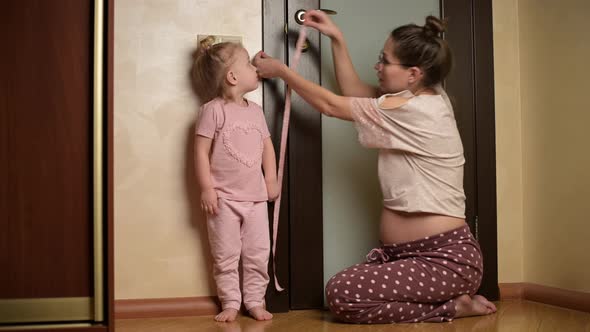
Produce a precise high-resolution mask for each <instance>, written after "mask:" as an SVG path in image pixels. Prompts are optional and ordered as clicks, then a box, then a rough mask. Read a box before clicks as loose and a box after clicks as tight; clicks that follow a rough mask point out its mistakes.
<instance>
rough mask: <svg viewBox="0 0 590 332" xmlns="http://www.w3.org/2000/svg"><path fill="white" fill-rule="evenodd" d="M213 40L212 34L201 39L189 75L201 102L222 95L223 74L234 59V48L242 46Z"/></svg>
mask: <svg viewBox="0 0 590 332" xmlns="http://www.w3.org/2000/svg"><path fill="white" fill-rule="evenodd" d="M213 42H214V38H213V36H209V37H207V38H205V39H203V40H201V41H200V43H199V47H198V48H197V51H196V52H195V55H194V62H193V68H192V72H191V76H192V80H193V84H194V87H195V90H196V92H197V94H198V95H199V97H200V98H201V102H202V103H206V102H208V101H210V100H212V99H215V98H217V97H223V92H224V90H223V88H224V84H223V83H224V80H225V75H226V74H227V70H228V68H229V66H230V65H231V64H232V62H233V60H234V54H235V52H236V50H238V49H240V48H242V45H240V44H238V43H233V42H224V43H218V44H215V45H213Z"/></svg>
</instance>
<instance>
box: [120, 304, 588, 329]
mask: <svg viewBox="0 0 590 332" xmlns="http://www.w3.org/2000/svg"><path fill="white" fill-rule="evenodd" d="M496 305H497V307H498V312H497V313H496V314H493V315H489V316H483V317H468V318H461V319H457V320H455V321H453V322H450V323H419V324H383V325H351V324H343V323H339V322H337V321H334V320H333V318H332V316H331V315H330V313H329V312H327V311H320V310H295V311H291V312H288V313H279V314H274V318H273V320H272V321H267V322H257V321H255V320H253V319H252V318H250V317H247V316H238V319H237V321H235V322H232V323H217V322H215V321H214V320H213V316H201V317H178V318H158V319H155V318H154V319H122V320H117V321H116V324H115V326H116V331H117V332H156V331H158V332H160V331H166V332H189V331H190V332H209V331H212V332H214V331H219V332H295V331H296V332H316V331H318V332H320V331H321V332H334V331H338V332H340V331H343V332H348V331H362V332H377V331H388V332H390V331H391V332H396V331H413V332H420V331H428V332H437V331H469V332H471V331H474V332H475V331H501V332H508V331H509V332H527V331H540V332H544V331H556V332H557V331H559V332H562V331H563V332H570V331H571V332H577V331H583V332H590V313H585V312H581V311H574V310H569V309H563V308H559V307H554V306H549V305H545V304H541V303H536V302H530V301H502V302H497V303H496Z"/></svg>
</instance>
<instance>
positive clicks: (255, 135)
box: [223, 122, 264, 167]
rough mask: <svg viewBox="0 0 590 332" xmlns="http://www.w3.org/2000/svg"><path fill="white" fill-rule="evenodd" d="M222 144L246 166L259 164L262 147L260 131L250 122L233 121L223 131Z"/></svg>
mask: <svg viewBox="0 0 590 332" xmlns="http://www.w3.org/2000/svg"><path fill="white" fill-rule="evenodd" d="M223 146H224V147H225V150H226V151H227V153H228V154H229V155H230V156H232V157H233V158H234V159H236V160H237V161H238V162H240V163H242V164H244V165H246V166H248V167H253V166H254V165H259V164H260V161H261V160H262V150H263V148H264V147H263V143H262V131H261V130H260V128H258V126H256V125H255V124H254V123H252V122H247V123H235V124H233V125H232V126H231V127H229V128H228V129H227V130H225V131H224V132H223ZM244 150H245V151H246V152H245V153H243V152H244Z"/></svg>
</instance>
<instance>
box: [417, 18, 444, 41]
mask: <svg viewBox="0 0 590 332" xmlns="http://www.w3.org/2000/svg"><path fill="white" fill-rule="evenodd" d="M422 29H423V31H424V34H425V35H426V36H428V37H440V36H441V34H442V33H443V32H444V31H445V30H446V22H445V21H442V20H441V19H439V18H438V17H436V16H432V15H430V16H427V17H426V24H424V27H423V28H422Z"/></svg>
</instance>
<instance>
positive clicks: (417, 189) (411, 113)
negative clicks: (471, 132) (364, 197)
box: [351, 87, 465, 218]
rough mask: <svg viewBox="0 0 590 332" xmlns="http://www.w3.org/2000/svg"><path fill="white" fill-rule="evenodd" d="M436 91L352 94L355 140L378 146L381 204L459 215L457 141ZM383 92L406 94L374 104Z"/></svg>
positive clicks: (445, 102) (447, 107) (460, 177)
mask: <svg viewBox="0 0 590 332" xmlns="http://www.w3.org/2000/svg"><path fill="white" fill-rule="evenodd" d="M437 91H438V92H439V93H440V94H436V95H417V96H414V94H412V93H411V92H410V91H402V92H399V93H397V94H390V95H384V96H381V97H380V98H378V99H375V98H352V101H351V103H352V105H351V106H352V107H351V108H352V116H353V118H354V121H355V126H356V129H357V131H358V135H359V141H360V143H361V144H362V145H363V146H365V147H368V148H378V149H379V163H378V165H379V182H380V184H381V190H382V192H383V202H384V206H385V207H386V208H389V209H391V210H396V211H404V212H428V213H435V214H441V215H447V216H453V217H458V218H464V217H465V194H464V191H463V165H464V164H465V158H464V157H463V145H462V143H461V137H460V136H459V131H458V130H457V123H456V121H455V116H454V114H453V109H452V106H451V104H450V103H449V101H448V98H447V96H446V93H445V92H444V90H442V88H440V87H439V88H437ZM388 96H400V97H404V98H409V99H408V102H407V103H406V104H404V105H402V106H399V107H397V108H394V109H382V108H380V107H379V105H381V102H382V101H383V99H384V98H387V97H388Z"/></svg>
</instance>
